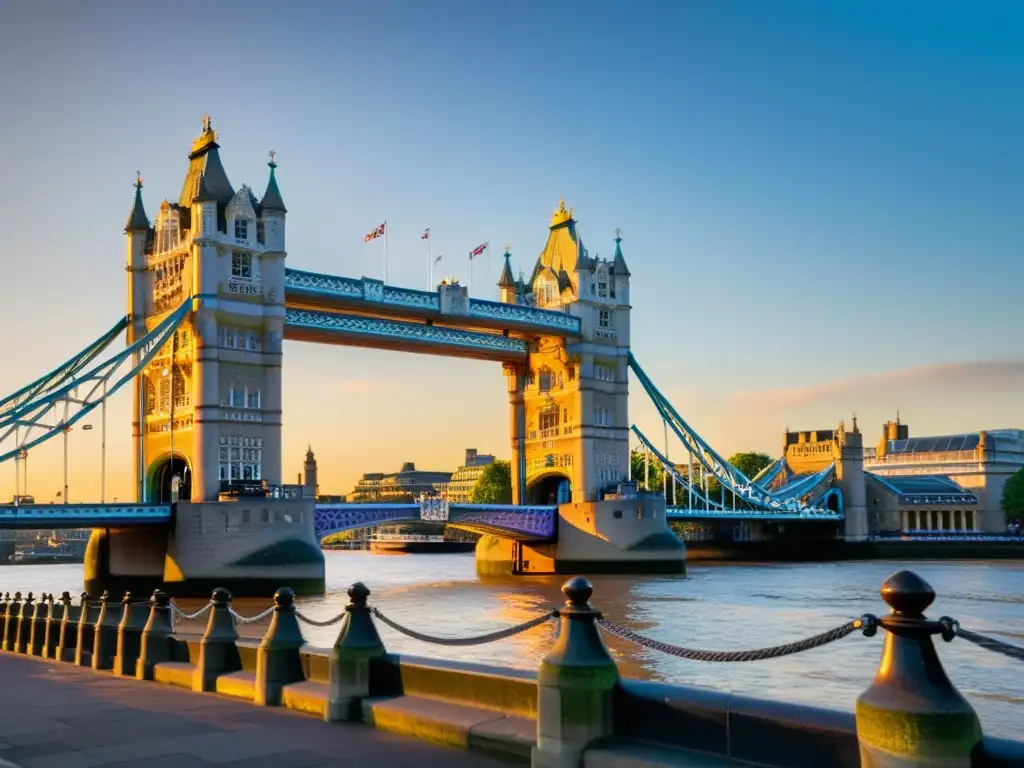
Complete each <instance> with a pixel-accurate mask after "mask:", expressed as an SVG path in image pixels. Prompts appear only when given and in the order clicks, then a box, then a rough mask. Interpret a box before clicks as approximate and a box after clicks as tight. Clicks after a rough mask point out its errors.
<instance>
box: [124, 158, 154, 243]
mask: <svg viewBox="0 0 1024 768" xmlns="http://www.w3.org/2000/svg"><path fill="white" fill-rule="evenodd" d="M148 229H149V218H148V217H147V216H146V208H145V207H144V206H143V205H142V175H141V174H140V173H139V172H138V171H136V172H135V201H134V202H133V203H132V212H131V213H129V214H128V223H127V224H125V225H124V231H125V232H145V231H147V230H148Z"/></svg>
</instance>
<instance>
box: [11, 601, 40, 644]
mask: <svg viewBox="0 0 1024 768" xmlns="http://www.w3.org/2000/svg"><path fill="white" fill-rule="evenodd" d="M35 602H36V598H35V596H33V594H32V593H31V592H29V593H28V597H26V598H25V603H24V604H23V605H22V606H21V613H20V614H19V615H18V630H17V632H16V633H15V635H14V652H15V653H28V638H29V636H30V635H31V634H32V621H33V619H34V618H35V615H36V606H35Z"/></svg>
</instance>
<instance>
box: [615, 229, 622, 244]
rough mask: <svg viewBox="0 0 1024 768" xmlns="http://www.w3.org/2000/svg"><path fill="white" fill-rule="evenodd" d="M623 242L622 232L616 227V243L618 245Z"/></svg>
mask: <svg viewBox="0 0 1024 768" xmlns="http://www.w3.org/2000/svg"><path fill="white" fill-rule="evenodd" d="M621 240H622V230H621V229H619V228H618V227H616V228H615V242H616V243H617V242H619V241H621Z"/></svg>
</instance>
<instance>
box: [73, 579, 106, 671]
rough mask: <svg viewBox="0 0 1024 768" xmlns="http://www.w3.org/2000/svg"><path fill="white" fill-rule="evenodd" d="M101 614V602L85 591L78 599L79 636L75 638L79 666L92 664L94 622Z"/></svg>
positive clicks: (76, 661) (76, 660)
mask: <svg viewBox="0 0 1024 768" xmlns="http://www.w3.org/2000/svg"><path fill="white" fill-rule="evenodd" d="M99 614H100V607H99V603H97V602H96V600H94V599H93V598H92V597H90V596H89V593H88V592H83V593H82V595H81V597H80V598H79V600H78V637H77V638H76V640H75V664H76V665H78V666H79V667H89V666H92V652H93V650H95V649H94V647H93V638H95V637H96V628H95V626H94V624H95V623H96V619H97V618H98V617H99Z"/></svg>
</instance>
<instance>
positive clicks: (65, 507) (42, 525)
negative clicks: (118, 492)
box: [0, 504, 173, 530]
mask: <svg viewBox="0 0 1024 768" xmlns="http://www.w3.org/2000/svg"><path fill="white" fill-rule="evenodd" d="M172 516H173V510H172V508H171V505H170V504H22V505H20V506H17V507H13V506H9V507H0V528H2V529H8V530H11V529H20V530H35V529H54V528H110V527H117V526H131V527H135V526H140V525H167V524H169V523H170V522H171V519H172Z"/></svg>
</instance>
